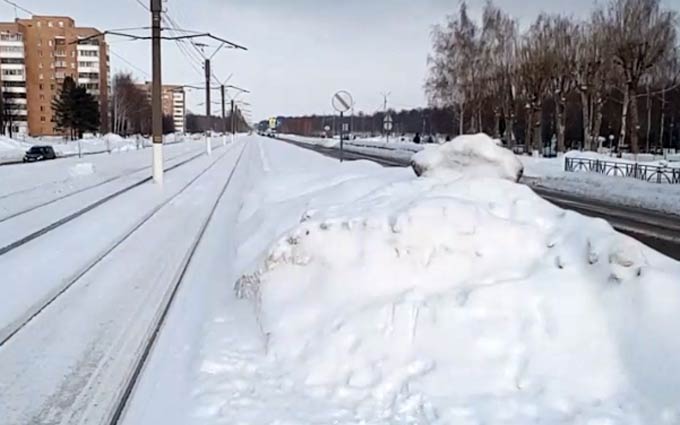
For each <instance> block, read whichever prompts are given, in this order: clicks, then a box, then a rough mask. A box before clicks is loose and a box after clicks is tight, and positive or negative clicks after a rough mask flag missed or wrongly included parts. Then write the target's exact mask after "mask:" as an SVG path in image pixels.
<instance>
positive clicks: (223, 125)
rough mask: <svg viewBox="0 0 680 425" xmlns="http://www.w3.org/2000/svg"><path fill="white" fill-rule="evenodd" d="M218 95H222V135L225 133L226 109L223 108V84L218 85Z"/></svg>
mask: <svg viewBox="0 0 680 425" xmlns="http://www.w3.org/2000/svg"><path fill="white" fill-rule="evenodd" d="M220 93H221V94H222V131H223V132H224V133H226V132H227V116H226V111H225V109H226V107H225V102H224V84H222V85H220Z"/></svg>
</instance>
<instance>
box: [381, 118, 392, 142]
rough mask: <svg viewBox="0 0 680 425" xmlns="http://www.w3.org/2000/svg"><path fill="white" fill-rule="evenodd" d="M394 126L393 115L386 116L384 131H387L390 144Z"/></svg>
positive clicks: (386, 134)
mask: <svg viewBox="0 0 680 425" xmlns="http://www.w3.org/2000/svg"><path fill="white" fill-rule="evenodd" d="M393 125H394V122H393V121H392V115H389V114H388V115H385V119H383V130H385V136H386V137H387V143H389V142H390V131H392V127H393Z"/></svg>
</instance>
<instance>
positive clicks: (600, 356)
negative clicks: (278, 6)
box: [125, 137, 680, 425]
mask: <svg viewBox="0 0 680 425" xmlns="http://www.w3.org/2000/svg"><path fill="white" fill-rule="evenodd" d="M244 164H247V166H245V165H244V166H243V167H242V168H240V169H238V170H237V172H236V175H235V177H234V178H235V182H236V183H234V186H233V187H231V189H230V190H229V191H228V193H229V195H230V196H229V199H230V200H234V199H237V200H238V201H237V202H233V201H231V202H227V203H225V204H224V205H223V206H222V207H221V208H220V211H222V212H221V214H223V217H224V219H225V220H226V219H227V217H229V219H228V220H229V221H224V222H222V223H217V224H216V226H217V227H214V228H209V229H208V231H207V232H206V234H207V235H208V238H209V239H208V242H206V243H207V244H208V245H209V246H210V247H211V252H210V253H207V252H204V254H205V255H203V256H202V257H201V260H199V262H198V265H197V266H196V267H199V268H194V269H191V268H190V270H189V271H188V275H189V276H194V277H193V279H194V280H192V281H190V282H187V283H186V285H185V289H184V291H185V293H186V294H187V295H186V296H185V297H182V301H181V302H180V304H179V306H178V307H177V309H176V310H175V311H174V312H173V311H171V314H170V318H169V321H170V322H169V323H175V324H176V325H174V326H170V325H168V326H166V328H165V329H168V330H167V331H164V332H162V333H161V336H160V339H159V345H158V347H157V349H156V350H154V353H153V356H152V362H151V364H152V365H153V366H152V367H150V368H148V371H147V372H146V373H145V376H144V377H143V383H142V385H141V387H140V390H139V391H138V392H137V393H136V400H138V402H136V403H133V406H132V407H131V408H130V410H129V413H128V415H127V416H126V421H125V423H128V424H135V423H167V424H180V423H182V424H186V423H191V424H237V423H242V424H246V423H266V424H328V423H335V424H361V423H364V424H369V423H370V424H407V423H408V424H484V423H486V424H501V423H502V424H527V423H548V424H553V423H555V424H556V423H566V424H593V425H594V424H652V423H653V424H678V423H680V410H679V407H680V395H679V394H680V393H678V391H677V388H678V385H680V360H678V359H680V340H679V339H678V338H676V337H675V334H676V333H677V332H676V330H677V329H676V328H677V323H678V321H679V320H680V286H679V285H678V281H679V278H680V264H679V263H678V262H675V261H673V260H670V259H668V258H667V257H664V256H662V255H660V254H658V253H656V252H655V251H653V250H651V249H649V248H647V247H645V246H643V245H641V244H639V243H638V242H636V241H634V240H632V239H630V238H628V237H627V236H624V235H621V234H619V233H617V232H615V231H614V230H613V229H612V228H611V227H610V226H609V225H608V224H607V223H605V222H604V221H602V220H596V219H591V218H586V217H584V216H581V215H579V214H576V213H573V212H569V211H565V210H562V209H560V208H558V207H555V206H553V205H552V204H549V203H548V202H546V201H544V200H542V199H541V198H540V197H538V196H537V195H535V194H534V193H533V192H532V190H531V189H530V188H529V187H527V186H525V185H520V184H516V183H513V182H511V181H508V180H506V179H501V178H497V177H477V178H462V179H451V178H447V179H441V178H438V177H422V178H416V177H415V176H414V175H413V173H412V171H411V170H409V169H398V168H396V169H385V168H382V167H379V166H377V165H375V164H371V163H368V162H365V161H357V162H349V163H344V164H339V163H338V162H337V161H334V160H332V159H329V158H326V157H322V156H320V155H318V154H315V153H313V152H309V151H306V150H303V149H300V148H297V147H294V146H290V145H287V144H285V143H282V142H278V141H275V140H270V139H264V138H257V137H253V138H251V139H249V140H248V142H247V151H246V154H245V155H244ZM218 217H220V215H218ZM232 219H233V220H234V222H233V223H232V222H231V220H232ZM230 223H231V224H230ZM220 238H221V240H222V242H220ZM220 246H222V251H221V252H220V250H219V247H220ZM225 259H230V260H227V261H225ZM235 281H237V285H236V287H235V291H232V285H233V284H234V282H235ZM235 294H236V295H238V296H239V297H241V298H245V299H238V298H236V297H235ZM175 352H176V353H177V354H170V353H175ZM154 359H155V360H154Z"/></svg>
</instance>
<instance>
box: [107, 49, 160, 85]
mask: <svg viewBox="0 0 680 425" xmlns="http://www.w3.org/2000/svg"><path fill="white" fill-rule="evenodd" d="M109 53H111V54H112V55H113V56H115V57H117V58H118V59H120V60H121V61H123V62H125V63H126V64H128V65H129V66H131V67H132V68H133V69H135V70H137V71H139V72H141V73H142V74H144V75H145V76H146V77H147V78H151V74H149V73H148V72H147V71H145V70H143V69H142V68H140V67H138V66H137V65H135V64H133V63H132V62H130V61H129V60H127V59H125V58H124V57H123V56H121V55H120V54H118V53H116V52H114V51H113V50H111V48H110V47H109Z"/></svg>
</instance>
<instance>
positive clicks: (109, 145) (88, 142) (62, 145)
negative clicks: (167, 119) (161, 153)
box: [0, 134, 189, 164]
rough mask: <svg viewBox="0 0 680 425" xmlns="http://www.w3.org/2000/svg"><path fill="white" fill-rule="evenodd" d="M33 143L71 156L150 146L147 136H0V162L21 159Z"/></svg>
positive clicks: (171, 138)
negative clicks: (68, 138)
mask: <svg viewBox="0 0 680 425" xmlns="http://www.w3.org/2000/svg"><path fill="white" fill-rule="evenodd" d="M185 139H187V140H188V139H189V137H188V136H187V137H186V138H185V137H184V136H179V137H177V136H175V135H173V134H170V135H167V136H165V143H174V142H179V141H183V140H185ZM34 145H50V146H52V147H53V148H54V151H55V153H56V154H57V156H60V157H64V156H73V155H78V153H79V152H80V153H82V154H96V153H105V152H107V153H108V152H111V153H117V152H126V151H130V150H137V149H141V148H145V147H149V146H150V141H149V139H148V138H143V137H139V138H137V137H129V138H123V137H120V136H118V135H116V134H107V135H104V136H102V137H93V138H86V139H82V140H80V141H65V140H64V139H63V138H62V137H39V138H32V137H27V138H25V139H21V140H19V139H10V138H9V137H5V136H0V164H1V163H7V162H17V161H21V159H22V158H23V157H24V154H25V153H26V151H27V150H28V149H29V148H30V147H31V146H34Z"/></svg>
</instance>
